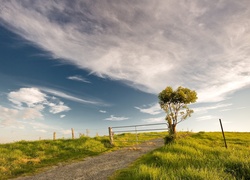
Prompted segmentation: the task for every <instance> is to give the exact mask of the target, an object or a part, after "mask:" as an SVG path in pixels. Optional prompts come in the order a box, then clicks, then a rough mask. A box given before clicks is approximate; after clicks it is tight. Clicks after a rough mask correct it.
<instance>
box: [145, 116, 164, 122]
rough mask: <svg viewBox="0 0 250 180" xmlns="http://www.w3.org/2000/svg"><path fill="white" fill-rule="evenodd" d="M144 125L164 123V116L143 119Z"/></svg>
mask: <svg viewBox="0 0 250 180" xmlns="http://www.w3.org/2000/svg"><path fill="white" fill-rule="evenodd" d="M143 121H144V122H146V123H166V120H165V116H161V117H155V118H147V119H143Z"/></svg>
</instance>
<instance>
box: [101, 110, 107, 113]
mask: <svg viewBox="0 0 250 180" xmlns="http://www.w3.org/2000/svg"><path fill="white" fill-rule="evenodd" d="M99 112H100V113H104V114H105V113H107V111H104V110H100V111H99Z"/></svg>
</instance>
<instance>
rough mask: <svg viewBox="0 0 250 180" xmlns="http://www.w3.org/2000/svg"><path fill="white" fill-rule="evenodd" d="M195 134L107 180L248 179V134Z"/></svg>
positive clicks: (154, 153)
mask: <svg viewBox="0 0 250 180" xmlns="http://www.w3.org/2000/svg"><path fill="white" fill-rule="evenodd" d="M225 135H226V138H227V144H228V149H226V148H225V147H224V142H223V140H222V135H221V133H217V132H216V133H204V132H200V133H194V134H190V136H187V137H185V138H181V139H178V140H177V141H175V142H173V143H170V144H167V145H165V146H164V147H162V148H159V149H157V150H155V151H153V152H152V153H150V154H147V155H145V156H143V157H142V158H141V159H140V160H138V161H137V162H136V163H135V164H134V165H132V166H131V167H129V168H127V169H124V170H121V171H118V172H117V173H116V174H115V175H114V176H113V177H111V178H110V179H118V180H122V179H124V180H125V179H133V180H137V179H138V180H141V179H143V180H161V179H162V180H166V179H170V180H171V179H173V180H174V179H178V180H179V179H188V180H192V179H193V180H199V179H209V180H210V179H213V180H217V179H221V180H222V179H223V180H224V179H243V180H244V179H245V180H248V179H250V133H225Z"/></svg>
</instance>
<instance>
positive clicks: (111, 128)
mask: <svg viewBox="0 0 250 180" xmlns="http://www.w3.org/2000/svg"><path fill="white" fill-rule="evenodd" d="M159 125H166V127H164V128H150V129H148V128H147V129H138V128H141V127H147V126H159ZM121 128H125V130H117V131H114V129H121ZM127 128H129V129H127ZM131 128H133V129H131ZM165 130H168V127H167V123H154V124H140V125H130V126H115V127H108V132H109V140H110V144H114V135H115V134H116V133H118V134H119V133H130V132H134V133H135V134H136V142H139V139H138V132H149V131H150V132H159V131H165ZM129 141H130V140H127V141H126V142H129ZM130 142H131V141H130Z"/></svg>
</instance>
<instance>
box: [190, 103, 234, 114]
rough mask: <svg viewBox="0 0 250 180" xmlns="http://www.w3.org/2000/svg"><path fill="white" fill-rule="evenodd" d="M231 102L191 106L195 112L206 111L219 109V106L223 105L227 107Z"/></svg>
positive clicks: (222, 106)
mask: <svg viewBox="0 0 250 180" xmlns="http://www.w3.org/2000/svg"><path fill="white" fill-rule="evenodd" d="M232 105H233V104H232V103H226V104H223V103H217V104H215V105H211V106H204V107H198V108H191V109H193V110H194V112H195V113H197V112H198V113H207V112H208V110H215V109H221V108H225V107H229V106H232Z"/></svg>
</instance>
